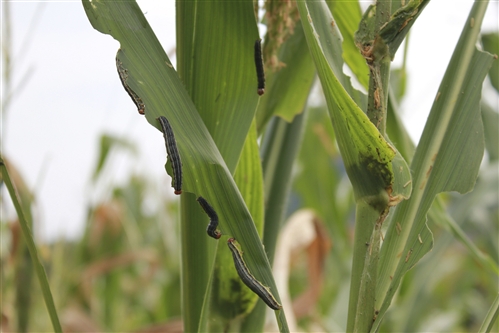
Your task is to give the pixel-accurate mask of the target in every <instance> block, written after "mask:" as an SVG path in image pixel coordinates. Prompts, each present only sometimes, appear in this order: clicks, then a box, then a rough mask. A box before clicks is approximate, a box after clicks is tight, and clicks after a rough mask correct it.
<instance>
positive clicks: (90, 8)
mask: <svg viewBox="0 0 499 333" xmlns="http://www.w3.org/2000/svg"><path fill="white" fill-rule="evenodd" d="M197 4H198V5H199V7H198V9H201V6H203V5H206V4H209V3H206V4H201V2H199V3H197ZM227 4H228V5H229V3H227ZM232 4H238V2H232ZM248 4H251V2H245V3H244V4H243V5H248ZM83 5H84V8H85V11H86V13H87V16H88V18H89V20H90V22H91V23H92V25H93V27H94V28H95V29H97V30H98V31H101V32H103V33H105V34H111V35H112V36H113V37H114V38H115V39H117V40H118V41H119V42H120V44H121V50H120V51H119V52H118V55H117V57H118V58H119V59H120V61H121V62H122V63H123V67H124V68H126V70H127V71H128V75H129V77H128V81H127V82H128V84H129V86H130V88H131V89H132V90H133V91H134V92H135V93H136V94H137V95H138V96H140V98H141V99H142V101H143V102H144V104H145V118H146V120H147V121H148V122H149V123H150V124H151V125H153V126H154V127H156V128H158V129H159V125H158V123H157V121H156V118H157V117H159V116H160V115H163V116H165V117H166V118H167V119H168V120H169V121H170V123H171V125H172V128H173V130H174V132H175V137H176V141H177V145H178V149H179V153H180V155H181V158H182V163H183V174H184V175H183V191H184V192H185V195H186V196H189V197H193V196H192V195H189V194H190V193H194V194H195V196H199V195H202V196H203V197H204V198H206V199H207V200H208V202H210V203H211V204H212V206H213V207H214V208H215V210H216V211H217V213H218V216H219V219H220V229H221V230H223V231H224V234H225V235H226V236H225V235H224V237H222V238H221V240H220V242H221V244H220V249H219V251H225V252H227V253H229V252H228V251H229V250H228V248H227V247H226V245H225V244H224V243H225V242H226V241H227V236H230V237H234V238H236V239H237V241H238V243H239V244H241V247H242V249H243V251H244V253H245V256H244V257H245V260H246V264H247V265H248V267H249V269H250V271H251V272H252V273H253V275H254V276H255V277H256V278H257V279H258V280H259V281H261V282H262V283H263V284H265V285H267V286H269V287H270V289H271V290H272V292H273V294H274V296H275V297H276V298H277V299H278V300H279V296H278V294H277V289H276V286H275V282H274V279H273V277H272V272H271V268H270V265H269V262H268V259H267V256H266V254H265V251H264V249H263V247H262V244H261V241H260V238H259V236H258V232H257V230H256V228H255V225H254V223H253V219H252V217H251V214H250V212H249V210H248V208H247V206H246V204H245V203H244V200H243V197H242V196H241V193H240V192H239V190H238V188H237V186H236V184H235V182H234V179H233V178H232V173H233V172H234V171H235V168H236V165H237V162H238V160H239V156H240V152H241V150H242V147H243V144H244V141H245V139H246V136H247V132H248V130H249V128H250V126H251V121H252V118H253V115H254V112H255V108H256V103H257V95H256V91H255V87H254V86H255V85H256V82H255V80H256V78H255V74H254V65H253V43H254V39H256V38H253V37H252V35H251V33H250V34H249V36H248V37H247V38H244V39H241V38H240V39H239V40H240V41H239V42H237V43H236V42H231V43H230V44H227V45H225V46H224V47H229V48H234V52H242V53H241V59H239V66H241V69H240V71H239V72H238V73H237V74H234V75H235V76H238V77H239V76H241V77H243V78H244V80H243V81H244V82H246V80H247V82H246V83H244V82H243V83H240V84H239V85H238V86H236V87H235V88H234V90H235V92H234V94H236V95H231V93H229V92H227V91H221V90H217V89H216V88H215V87H220V86H224V85H226V86H230V84H231V83H232V82H228V81H219V79H216V80H215V82H211V81H210V78H208V77H207V78H204V79H205V80H206V81H204V84H205V85H206V86H203V87H205V88H206V87H207V86H209V85H210V84H211V85H213V86H214V87H213V88H210V89H212V91H211V92H210V94H207V95H206V96H194V98H193V99H191V97H190V96H189V94H188V92H187V90H186V89H185V88H184V83H185V86H186V87H187V89H188V90H189V91H190V92H193V91H198V90H199V89H201V88H196V89H194V88H195V85H197V84H198V83H197V82H191V81H196V80H197V72H196V71H195V70H194V68H193V67H190V68H187V69H186V68H184V69H182V71H180V69H179V71H180V72H182V73H187V75H185V77H183V78H182V79H183V81H184V82H182V81H181V80H180V78H179V76H178V74H177V72H176V71H175V70H174V69H173V67H172V66H171V63H170V61H169V59H168V57H167V55H166V54H165V52H164V50H163V49H162V48H161V45H160V43H159V41H158V40H157V38H156V36H155V35H154V33H153V31H152V30H151V28H150V26H149V24H148V23H147V20H146V19H145V18H144V15H143V14H142V12H141V10H140V8H139V7H138V6H137V4H136V3H135V2H114V1H101V2H97V1H92V2H90V1H86V0H84V1H83ZM241 6H242V5H241ZM180 9H185V7H181V8H180ZM206 10H208V8H206ZM251 12H252V11H251ZM233 14H234V13H232V12H230V11H222V12H220V13H213V12H212V15H213V17H211V20H213V21H217V22H218V21H220V20H217V18H219V16H218V15H221V16H220V17H223V18H228V17H230V16H231V15H233ZM188 18H189V15H188V13H187V14H186V15H185V16H183V17H181V18H180V20H182V19H185V20H188ZM203 20H205V21H203ZM206 20H207V18H200V22H207V21H206ZM232 20H233V19H232ZM253 20H254V18H253ZM236 23H237V22H235V23H234V24H236ZM219 24H221V23H219ZM229 30H230V29H229ZM177 31H178V30H177ZM254 31H255V36H256V27H255V30H254ZM205 33H207V34H208V33H212V32H211V31H206V32H205ZM227 33H229V34H231V36H233V37H231V40H234V39H235V37H236V36H237V37H240V36H242V35H244V33H243V34H241V35H238V33H237V31H232V32H227ZM245 33H246V32H245ZM194 37H196V36H193V38H194ZM226 38H229V37H228V36H226ZM246 39H252V40H253V41H252V42H251V43H249V45H246V43H245V40H246ZM191 42H192V43H201V44H203V43H205V41H204V40H203V39H202V38H201V37H200V39H199V40H198V39H196V40H195V41H194V40H191V41H189V40H179V43H191ZM203 45H205V46H206V44H203ZM210 48H211V47H208V49H210ZM184 49H185V50H188V49H189V48H186V47H184ZM191 51H192V52H191V53H190V54H189V53H182V54H179V58H180V57H187V58H189V57H192V58H193V59H194V60H196V61H197V60H198V59H199V58H201V57H203V55H201V54H199V53H197V52H196V50H194V49H193V50H191ZM214 52H216V51H214ZM206 56H207V57H210V58H211V56H210V55H206ZM219 56H222V55H221V54H219ZM224 59H225V58H224ZM212 60H213V61H216V60H215V59H213V58H212ZM232 62H233V60H232ZM179 63H181V61H180V60H179ZM183 63H188V62H185V61H184V62H183ZM203 63H204V66H215V67H216V66H218V65H217V64H215V63H211V62H210V63H207V62H203ZM250 63H251V65H250ZM231 65H235V64H234V63H231ZM193 66H194V65H193ZM216 68H219V67H216ZM219 70H220V69H219ZM224 70H226V69H224ZM241 71H243V72H242V73H246V72H247V73H248V75H242V74H241ZM195 72H196V73H195ZM200 72H205V73H207V72H209V71H203V70H202V69H200ZM250 72H251V76H250V74H249V73H250ZM194 74H196V80H194V79H193V76H192V75H194ZM190 76H192V79H191V80H190V81H189V77H190ZM200 80H201V79H200ZM250 82H252V83H250ZM245 84H247V87H250V86H251V88H248V89H249V91H250V92H249V93H248V94H247V93H246V90H248V89H246V88H245V87H246V85H245ZM207 89H208V88H207ZM243 90H244V91H243ZM241 91H243V92H241ZM214 94H215V96H214ZM225 94H227V95H228V97H227V96H226V95H225ZM237 94H240V95H237ZM246 94H247V96H249V97H246V99H244V96H246ZM250 94H251V96H250ZM213 96H214V97H213ZM252 96H254V97H252ZM236 97H237V98H236ZM210 98H211V99H210ZM239 98H242V101H243V102H244V103H243V102H241V100H239ZM193 100H195V101H196V104H197V103H199V102H200V101H205V102H206V103H207V104H210V105H211V108H213V107H214V106H213V105H215V104H216V103H222V101H223V104H224V105H226V107H225V108H227V109H233V110H234V111H233V112H232V113H229V114H224V115H223V117H222V115H221V114H216V115H211V114H209V115H208V114H207V115H202V117H203V118H201V116H200V113H198V110H197V109H196V107H195V106H194V103H193ZM235 100H238V101H237V102H236V101H235ZM246 102H247V103H246ZM236 104H237V108H236ZM245 104H247V106H244V108H245V110H246V111H241V112H239V111H238V110H239V106H240V105H245ZM236 111H238V112H236ZM207 113H208V112H207ZM212 116H213V118H211V117H212ZM225 117H227V118H228V119H225ZM222 118H224V119H222ZM205 121H206V122H207V123H208V124H210V126H211V128H210V131H208V129H207V127H206V126H205V123H204V122H205ZM222 121H223V122H224V128H225V129H226V130H227V131H228V130H229V127H231V126H232V127H233V128H232V129H230V133H232V134H230V135H232V136H234V138H231V137H228V135H229V134H227V133H224V129H222V128H220V131H219V130H218V127H220V126H219V124H220V123H221V122H222ZM217 126H218V127H217ZM214 128H215V129H216V130H213V129H214ZM212 136H213V137H212ZM214 138H216V139H217V141H216V142H217V144H215V141H214ZM223 141H225V142H227V143H226V144H227V146H225V145H220V147H218V146H217V145H218V143H219V142H223ZM234 147H236V148H234ZM219 148H220V149H219ZM221 153H222V154H223V156H224V157H222V155H221ZM226 162H227V163H226ZM183 196H184V194H183ZM193 198H194V197H193ZM185 199H187V200H190V199H189V198H185ZM182 201H183V200H182ZM183 213H186V212H185V211H183ZM200 220H201V219H200ZM193 227H194V226H193ZM198 227H199V226H196V228H198ZM205 228H206V226H202V229H203V232H204V229H205ZM197 231H198V230H197V229H196V231H193V232H196V233H197ZM205 236H206V235H205ZM188 237H189V232H188V231H186V232H183V235H182V239H183V240H186V238H188ZM206 237H207V236H206ZM207 241H210V242H211V241H213V242H214V240H211V239H208V240H207ZM222 245H223V246H222ZM208 246H209V245H208ZM206 250H207V249H206V248H199V252H201V251H206ZM194 254H195V253H194ZM200 255H204V254H201V253H200ZM208 261H209V259H208ZM227 265H228V266H233V264H232V261H229V262H227ZM201 295H202V296H203V297H204V295H205V293H204V292H202V293H201ZM200 308H201V306H199V309H200ZM200 311H201V310H199V313H200ZM276 316H278V323H279V325H280V328H281V330H282V331H287V325H286V322H285V316H284V311H282V310H281V311H277V312H276ZM190 327H191V326H190ZM195 327H199V326H195Z"/></svg>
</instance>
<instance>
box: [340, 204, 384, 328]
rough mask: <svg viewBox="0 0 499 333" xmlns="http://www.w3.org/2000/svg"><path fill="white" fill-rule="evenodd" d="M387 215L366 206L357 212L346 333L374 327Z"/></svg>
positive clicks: (362, 205)
mask: <svg viewBox="0 0 499 333" xmlns="http://www.w3.org/2000/svg"><path fill="white" fill-rule="evenodd" d="M384 217H385V215H384V214H383V213H380V212H379V211H378V210H376V209H373V207H372V206H370V205H369V204H367V203H365V202H362V201H361V202H358V203H357V205H356V210H355V234H354V235H355V236H354V249H353V257H354V261H353V263H352V277H351V282H350V300H349V303H348V320H347V332H369V330H370V327H371V325H372V323H373V316H374V315H375V313H374V301H375V299H374V296H375V290H376V289H375V287H376V275H377V262H378V252H379V245H380V242H379V231H380V229H381V224H382V223H383V220H384Z"/></svg>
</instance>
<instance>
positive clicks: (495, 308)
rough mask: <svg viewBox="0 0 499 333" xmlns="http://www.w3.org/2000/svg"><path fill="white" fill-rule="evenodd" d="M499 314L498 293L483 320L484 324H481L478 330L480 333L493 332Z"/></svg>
mask: <svg viewBox="0 0 499 333" xmlns="http://www.w3.org/2000/svg"><path fill="white" fill-rule="evenodd" d="M498 315H499V295H497V297H496V299H495V300H494V302H493V303H492V305H491V306H490V309H489V312H487V315H486V316H485V318H484V320H483V322H482V326H480V329H479V330H478V333H488V332H491V330H492V326H493V325H494V323H495V321H496V320H497V316H498Z"/></svg>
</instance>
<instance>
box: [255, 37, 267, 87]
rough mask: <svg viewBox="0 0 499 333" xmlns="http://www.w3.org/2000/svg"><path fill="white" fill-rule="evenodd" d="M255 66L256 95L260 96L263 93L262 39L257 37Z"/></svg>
mask: <svg viewBox="0 0 499 333" xmlns="http://www.w3.org/2000/svg"><path fill="white" fill-rule="evenodd" d="M255 66H256V77H257V79H258V90H257V92H258V95H260V96H262V95H263V94H264V93H265V71H264V70H263V57H262V40H261V39H257V40H256V42H255Z"/></svg>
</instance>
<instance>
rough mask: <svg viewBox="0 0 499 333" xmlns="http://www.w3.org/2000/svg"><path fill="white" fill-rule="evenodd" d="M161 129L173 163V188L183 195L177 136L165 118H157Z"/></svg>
mask: <svg viewBox="0 0 499 333" xmlns="http://www.w3.org/2000/svg"><path fill="white" fill-rule="evenodd" d="M157 120H158V121H159V123H160V125H161V128H162V130H163V136H164V137H165V145H166V152H167V153H168V158H169V159H170V161H171V163H172V169H173V180H172V184H173V188H174V189H175V192H174V193H175V194H177V195H179V194H182V161H181V160H180V154H179V153H178V149H177V142H176V141H175V135H173V129H172V127H171V126H170V123H169V122H168V119H166V118H165V117H163V116H160V117H159V118H157Z"/></svg>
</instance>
